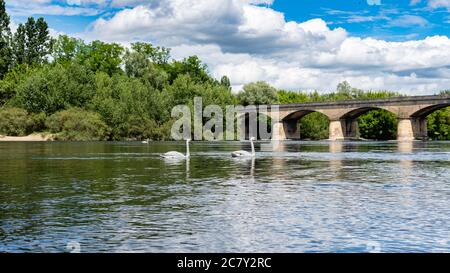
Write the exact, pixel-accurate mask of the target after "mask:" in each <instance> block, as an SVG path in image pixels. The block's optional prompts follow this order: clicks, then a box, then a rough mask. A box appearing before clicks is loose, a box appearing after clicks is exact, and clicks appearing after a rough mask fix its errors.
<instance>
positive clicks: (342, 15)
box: [6, 0, 450, 41]
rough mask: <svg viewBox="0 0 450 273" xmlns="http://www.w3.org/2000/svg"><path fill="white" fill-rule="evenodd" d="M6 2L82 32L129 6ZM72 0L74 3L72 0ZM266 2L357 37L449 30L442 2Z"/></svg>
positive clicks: (20, 18)
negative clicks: (29, 6)
mask: <svg viewBox="0 0 450 273" xmlns="http://www.w3.org/2000/svg"><path fill="white" fill-rule="evenodd" d="M44 1H45V0H44ZM100 1H101V0H100ZM6 2H7V6H8V7H12V8H13V9H14V11H16V10H19V11H18V12H16V15H15V16H14V19H15V20H16V21H17V22H24V21H25V20H26V18H27V16H29V15H35V16H43V17H45V18H46V19H47V21H48V22H49V24H50V25H51V27H52V28H54V29H55V30H57V31H60V32H65V33H79V32H83V31H85V30H86V29H87V28H89V26H90V24H91V23H93V22H94V21H95V20H97V19H98V18H100V17H106V18H108V17H110V16H112V15H113V14H115V13H116V12H118V11H120V10H121V9H124V8H131V7H133V5H126V4H125V6H123V7H102V6H101V5H96V4H92V3H90V4H86V5H74V4H68V3H67V2H65V1H49V4H53V5H54V6H61V7H67V8H74V7H75V8H78V7H83V8H86V9H92V12H91V13H88V12H85V13H84V14H83V13H82V14H76V15H69V16H66V15H51V14H46V13H45V9H43V10H36V11H37V12H36V13H33V12H32V11H33V10H31V11H27V10H26V7H22V9H20V8H19V9H17V8H16V6H14V5H8V3H9V2H11V3H13V2H15V1H8V0H7V1H6ZM19 2H20V1H19ZM68 2H69V3H70V1H68ZM72 2H73V3H77V1H76V0H75V1H72ZM93 2H95V0H94V1H93ZM142 2H143V1H142ZM148 2H152V1H148ZM261 5H262V6H265V5H267V4H261ZM268 6H270V7H271V8H272V9H274V10H277V11H280V12H283V13H284V15H285V17H286V20H288V21H297V22H302V21H307V20H310V19H313V18H322V19H324V20H325V21H326V22H327V23H328V24H329V25H330V26H331V27H343V28H345V29H346V30H347V31H348V32H349V33H350V34H351V35H355V36H360V37H376V38H380V39H385V40H390V41H404V40H408V39H411V38H415V39H422V38H425V37H427V36H433V35H447V36H449V34H450V24H449V22H450V16H449V12H448V9H447V8H445V6H442V7H439V8H437V9H432V8H429V7H428V2H427V1H426V0H424V1H411V0H345V1H343V0H300V1H299V0H278V1H274V2H273V3H272V4H269V5H268ZM80 13H81V11H80Z"/></svg>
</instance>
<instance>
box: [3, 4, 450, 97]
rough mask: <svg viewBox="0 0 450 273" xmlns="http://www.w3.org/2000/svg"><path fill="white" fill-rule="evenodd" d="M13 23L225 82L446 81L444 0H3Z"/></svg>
mask: <svg viewBox="0 0 450 273" xmlns="http://www.w3.org/2000/svg"><path fill="white" fill-rule="evenodd" d="M6 5H7V11H8V12H9V13H10V15H11V17H12V21H13V25H17V24H18V23H21V22H24V21H25V20H26V18H27V17H28V16H35V17H38V16H42V17H44V18H45V19H46V20H47V22H48V23H49V25H50V27H51V29H52V31H51V33H52V35H58V34H62V33H64V34H68V35H71V36H75V37H79V38H83V39H85V40H87V41H91V40H95V39H100V40H104V41H108V42H117V43H121V44H123V45H125V46H128V45H130V43H132V42H135V41H147V42H151V43H153V44H155V45H159V46H165V47H170V48H171V49H172V56H173V57H174V58H176V59H181V58H184V57H187V56H190V55H194V54H195V55H198V56H199V57H200V58H201V59H202V60H203V61H204V62H205V63H206V64H207V65H208V67H209V71H210V73H211V74H212V75H213V76H214V77H216V78H220V77H221V76H222V75H227V76H229V77H230V79H231V82H232V85H233V89H234V90H236V91H237V90H240V89H241V88H242V86H243V85H244V84H246V83H249V82H254V81H259V80H263V81H267V82H269V83H270V84H272V85H273V86H275V87H277V88H280V89H287V90H318V91H320V92H330V91H334V90H335V89H336V86H337V84H338V83H339V82H342V81H344V80H346V81H348V82H349V83H350V84H351V85H352V86H354V87H357V88H362V89H370V90H392V91H399V92H402V93H404V94H409V95H425V94H434V93H438V92H439V91H440V90H448V89H450V39H449V35H450V0H396V1H394V0H6Z"/></svg>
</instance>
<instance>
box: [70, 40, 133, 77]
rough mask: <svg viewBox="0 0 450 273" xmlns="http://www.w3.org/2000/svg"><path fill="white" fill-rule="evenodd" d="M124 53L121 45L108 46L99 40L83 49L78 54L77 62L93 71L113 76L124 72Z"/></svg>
mask: <svg viewBox="0 0 450 273" xmlns="http://www.w3.org/2000/svg"><path fill="white" fill-rule="evenodd" d="M123 51H124V49H123V47H122V46H120V45H119V44H116V43H112V44H108V43H105V42H102V41H98V40H97V41H93V42H92V43H90V44H89V45H85V46H83V47H82V49H81V50H80V52H79V54H77V61H79V62H80V64H82V65H84V66H86V67H87V68H89V69H90V70H91V71H94V72H98V71H101V72H105V73H107V74H108V75H110V76H111V75H113V74H115V73H121V72H122V69H121V68H120V64H121V63H122V59H121V55H122V53H123Z"/></svg>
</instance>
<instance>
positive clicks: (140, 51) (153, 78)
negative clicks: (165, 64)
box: [123, 43, 168, 90]
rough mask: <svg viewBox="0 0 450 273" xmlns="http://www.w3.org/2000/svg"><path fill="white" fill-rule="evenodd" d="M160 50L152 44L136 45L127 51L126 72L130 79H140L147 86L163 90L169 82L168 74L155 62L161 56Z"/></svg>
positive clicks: (124, 58)
mask: <svg viewBox="0 0 450 273" xmlns="http://www.w3.org/2000/svg"><path fill="white" fill-rule="evenodd" d="M159 50H160V48H156V49H155V48H154V47H153V46H152V45H151V44H147V43H135V44H132V49H131V50H127V51H126V52H125V55H124V57H123V62H124V64H125V72H126V74H127V75H128V76H129V77H134V78H140V79H141V80H142V81H143V82H144V83H145V84H149V85H151V86H153V87H154V88H156V89H158V90H161V89H162V88H163V87H164V85H165V84H166V82H167V79H168V75H167V73H166V72H165V71H164V70H163V69H162V68H160V64H159V63H156V62H155V58H156V59H157V61H158V62H159V61H161V60H159V57H155V55H160V54H159V53H157V52H158V51H159Z"/></svg>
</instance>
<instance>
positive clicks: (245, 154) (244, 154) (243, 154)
mask: <svg viewBox="0 0 450 273" xmlns="http://www.w3.org/2000/svg"><path fill="white" fill-rule="evenodd" d="M254 140H255V138H254V137H251V138H250V144H251V145H252V152H251V153H249V152H247V151H235V152H232V153H231V156H232V157H255V145H253V141H254Z"/></svg>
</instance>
